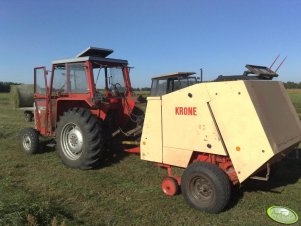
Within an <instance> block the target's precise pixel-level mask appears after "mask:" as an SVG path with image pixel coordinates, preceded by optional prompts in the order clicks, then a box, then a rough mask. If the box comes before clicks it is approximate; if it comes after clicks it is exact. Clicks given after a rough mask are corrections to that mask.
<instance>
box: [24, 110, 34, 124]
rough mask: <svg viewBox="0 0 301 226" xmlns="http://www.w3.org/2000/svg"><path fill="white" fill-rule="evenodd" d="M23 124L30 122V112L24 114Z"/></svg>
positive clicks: (31, 115)
mask: <svg viewBox="0 0 301 226" xmlns="http://www.w3.org/2000/svg"><path fill="white" fill-rule="evenodd" d="M24 119H25V122H32V120H33V114H32V113H31V112H24Z"/></svg>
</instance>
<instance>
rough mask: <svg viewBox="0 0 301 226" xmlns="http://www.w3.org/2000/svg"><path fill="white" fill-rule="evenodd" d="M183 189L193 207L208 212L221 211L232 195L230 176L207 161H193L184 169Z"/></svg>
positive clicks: (185, 196)
mask: <svg viewBox="0 0 301 226" xmlns="http://www.w3.org/2000/svg"><path fill="white" fill-rule="evenodd" d="M181 190H182V193H183V196H184V198H185V200H186V202H187V203H188V204H189V205H190V206H191V207H193V208H196V209H198V210H202V211H205V212H208V213H219V212H221V211H222V210H223V209H224V208H225V207H226V205H227V204H228V202H229V200H230V196H231V186H230V181H229V179H228V176H227V175H226V174H225V173H224V172H223V170H221V169H220V168H219V167H218V166H216V165H213V164H210V163H207V162H196V163H193V164H191V165H190V166H189V167H188V168H187V169H186V170H185V171H184V173H183V176H182V184H181Z"/></svg>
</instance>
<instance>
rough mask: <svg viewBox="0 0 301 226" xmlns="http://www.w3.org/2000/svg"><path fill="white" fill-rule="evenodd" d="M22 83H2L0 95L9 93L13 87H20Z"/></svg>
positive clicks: (0, 84) (0, 83)
mask: <svg viewBox="0 0 301 226" xmlns="http://www.w3.org/2000/svg"><path fill="white" fill-rule="evenodd" d="M20 84H21V83H15V82H0V93H9V92H10V86H11V85H20Z"/></svg>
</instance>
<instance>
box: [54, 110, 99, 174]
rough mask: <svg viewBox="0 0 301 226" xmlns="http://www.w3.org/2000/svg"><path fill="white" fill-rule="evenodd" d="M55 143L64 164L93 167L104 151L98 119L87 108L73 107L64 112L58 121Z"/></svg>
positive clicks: (75, 166)
mask: <svg viewBox="0 0 301 226" xmlns="http://www.w3.org/2000/svg"><path fill="white" fill-rule="evenodd" d="M56 143H57V148H58V152H59V155H60V157H61V159H62V162H63V163H64V164H65V165H66V166H68V167H71V168H78V169H91V168H95V167H96V166H97V165H99V163H100V160H101V157H102V153H103V151H104V147H103V136H102V128H101V123H100V120H99V119H98V118H96V117H95V116H94V115H92V114H91V112H90V111H89V110H87V109H82V108H74V109H72V110H70V111H68V112H65V113H64V114H63V116H61V117H60V121H59V122H58V126H57V129H56Z"/></svg>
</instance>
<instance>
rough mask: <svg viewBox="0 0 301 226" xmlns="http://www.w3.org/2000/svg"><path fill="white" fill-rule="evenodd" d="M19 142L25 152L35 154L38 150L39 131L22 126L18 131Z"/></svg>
mask: <svg viewBox="0 0 301 226" xmlns="http://www.w3.org/2000/svg"><path fill="white" fill-rule="evenodd" d="M20 143H21V147H22V149H23V151H24V152H25V153H26V154H35V153H37V152H38V151H39V132H38V131H37V130H35V129H33V128H30V127H28V128H24V129H23V130H22V131H21V132H20Z"/></svg>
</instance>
